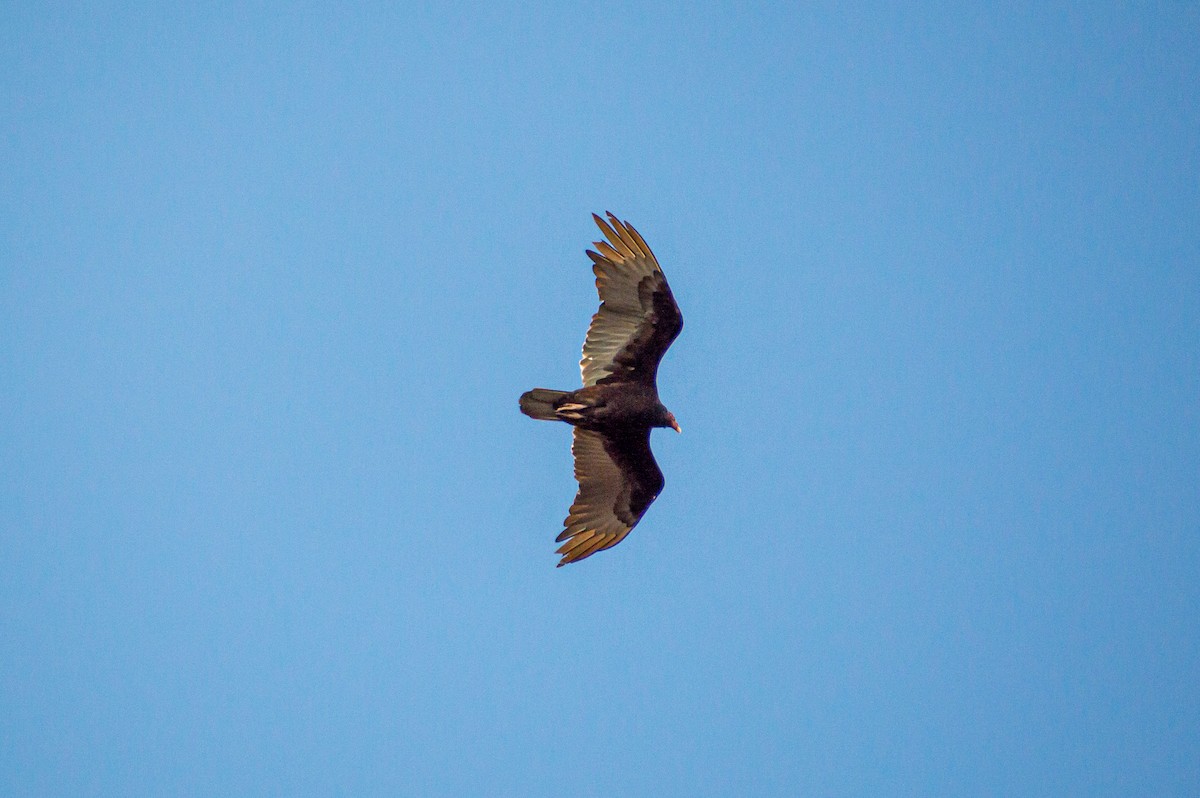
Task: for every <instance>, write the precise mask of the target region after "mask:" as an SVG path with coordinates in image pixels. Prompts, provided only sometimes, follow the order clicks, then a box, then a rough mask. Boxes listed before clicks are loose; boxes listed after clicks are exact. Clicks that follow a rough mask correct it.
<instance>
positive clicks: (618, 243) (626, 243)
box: [579, 213, 683, 386]
mask: <svg viewBox="0 0 1200 798" xmlns="http://www.w3.org/2000/svg"><path fill="white" fill-rule="evenodd" d="M592 218H593V219H595V220H596V225H597V226H598V227H599V228H600V231H601V232H602V233H604V236H605V238H607V239H608V240H607V241H597V242H595V245H596V249H597V250H599V251H598V252H593V251H592V250H588V253H587V254H588V257H590V258H591V259H592V271H593V272H595V273H596V291H597V292H598V293H599V294H600V309H599V310H598V311H596V315H595V316H592V324H591V326H590V327H588V332H587V338H585V339H584V342H583V359H582V360H580V361H579V369H580V371H581V372H582V373H583V384H584V386H588V385H595V384H597V383H601V382H619V381H637V382H643V383H646V384H650V385H653V384H654V380H655V377H656V376H657V374H658V362H659V361H660V360H662V356H663V353H664V352H666V351H667V347H668V346H670V345H671V342H672V341H674V340H675V338H676V336H678V335H679V331H680V330H682V329H683V316H682V315H680V313H679V306H678V305H676V304H675V297H673V296H672V295H671V287H670V286H669V285H667V278H666V277H664V276H663V273H662V269H661V268H660V267H659V265H658V261H657V260H655V258H654V253H653V252H651V251H650V247H648V246H646V242H645V241H644V240H643V239H642V236H641V235H640V234H639V233H638V231H637V230H635V229H633V225H631V224H629V223H628V222H622V221H620V220H618V219H617V217H615V216H613V215H612V214H611V213H610V214H608V221H607V222H606V221H605V220H603V219H601V218H600V217H599V216H596V215H595V214H592Z"/></svg>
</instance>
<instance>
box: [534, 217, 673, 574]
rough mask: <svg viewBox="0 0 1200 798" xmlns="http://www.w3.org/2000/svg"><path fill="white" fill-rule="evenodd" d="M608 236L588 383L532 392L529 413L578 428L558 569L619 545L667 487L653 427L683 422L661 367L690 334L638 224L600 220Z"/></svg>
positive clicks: (596, 263)
mask: <svg viewBox="0 0 1200 798" xmlns="http://www.w3.org/2000/svg"><path fill="white" fill-rule="evenodd" d="M593 218H594V219H595V220H596V224H597V226H599V227H600V230H601V232H603V233H604V234H605V236H606V238H607V239H608V240H607V241H598V242H596V248H597V249H598V250H599V252H593V251H591V250H589V251H588V253H587V254H588V256H589V257H590V258H591V259H592V262H593V267H592V269H593V271H594V272H595V274H596V289H597V291H598V292H599V294H600V300H601V303H600V309H599V310H598V311H596V315H595V316H593V317H592V324H591V326H590V327H589V328H588V333H587V338H586V339H585V341H584V344H583V359H582V360H581V361H580V363H579V366H580V371H581V372H582V374H583V387H582V388H580V389H578V390H575V391H555V390H551V389H548V388H534V389H533V390H532V391H527V392H526V393H525V394H523V395H522V396H521V401H520V406H521V412H523V413H525V415H527V416H530V417H531V418H536V419H541V420H545V421H564V422H566V423H568V424H571V425H572V426H574V427H575V432H574V444H573V445H572V447H571V450H572V452H573V453H574V455H575V478H576V479H577V480H578V481H579V493H578V494H577V495H576V497H575V502H574V503H573V504H572V505H571V511H570V514H569V515H568V516H567V519H566V521H565V522H564V526H565V527H566V528H565V529H564V530H563V532H562V534H560V535H559V536H558V540H559V541H560V542H563V541H565V542H564V543H563V545H562V546H561V547H560V548H559V549H558V552H559V553H560V554H562V555H563V557H562V560H561V561H560V562H559V565H565V564H567V563H570V562H577V561H579V560H582V559H584V558H585V557H590V556H591V555H592V554H595V553H596V552H597V551H602V550H604V549H607V548H611V547H612V546H615V545H616V544H617V543H620V542H621V541H622V540H623V539H624V538H625V536H626V535H628V534H629V531H630V530H631V529H633V527H634V526H635V525H637V523H638V521H640V520H641V518H642V515H644V514H645V512H646V510H647V508H649V506H650V503H651V502H653V501H654V499H655V498H657V496H658V494H659V492H660V491H661V490H662V488H663V484H664V482H663V475H662V471H660V470H659V468H658V464H657V463H656V462H655V461H654V454H653V453H652V452H651V451H650V430H651V429H653V428H654V427H672V428H674V429H675V431H677V432H678V431H679V424H678V423H677V422H676V421H675V416H673V415H672V414H671V413H670V411H668V410H667V408H666V407H664V406H663V404H662V402H661V401H660V400H659V398H658V387H657V384H656V379H657V374H658V363H659V361H660V360H661V359H662V356H663V353H664V352H666V350H667V347H668V346H670V345H671V342H672V341H674V340H675V338H676V337H677V336H678V335H679V332H680V330H682V329H683V317H682V316H681V315H680V313H679V307H678V306H677V305H676V304H675V298H674V297H673V296H672V295H671V288H670V286H668V285H667V280H666V277H665V276H664V275H663V273H662V269H661V268H660V267H659V265H658V261H657V260H656V259H655V258H654V254H653V253H652V252H651V251H650V248H649V247H648V246H646V242H645V241H644V240H643V239H642V237H641V235H640V234H638V232H637V230H635V229H634V228H633V226H632V225H630V224H628V223H624V222H621V221H619V220H618V219H617V218H616V217H615V216H613V215H612V214H611V213H610V214H608V221H607V222H606V221H605V220H603V219H601V218H600V217H599V216H593Z"/></svg>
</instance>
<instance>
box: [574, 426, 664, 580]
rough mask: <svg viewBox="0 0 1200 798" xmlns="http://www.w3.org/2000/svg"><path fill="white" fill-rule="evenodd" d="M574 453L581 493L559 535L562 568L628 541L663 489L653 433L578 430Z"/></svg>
mask: <svg viewBox="0 0 1200 798" xmlns="http://www.w3.org/2000/svg"><path fill="white" fill-rule="evenodd" d="M571 452H572V453H573V454H574V455H575V479H576V480H578V481H579V493H577V494H576V495H575V502H574V503H573V504H572V505H571V511H570V513H569V514H568V515H567V520H565V521H564V522H563V525H564V526H565V527H566V529H564V530H563V531H562V534H560V535H559V536H558V542H560V543H562V544H563V545H562V546H560V547H559V549H558V553H559V554H561V555H562V556H563V557H562V560H560V561H559V563H558V564H559V565H560V566H562V565H566V564H567V563H570V562H578V561H579V560H582V559H583V558H585V557H590V556H591V555H593V554H595V553H596V552H598V551H603V550H604V549H608V548H612V547H613V546H615V545H617V544H618V543H620V542H621V541H622V540H624V539H625V536H626V535H628V534H629V530H631V529H633V528H634V527H635V526H637V522H638V521H640V520H641V519H642V516H643V515H645V513H646V509H647V508H648V507H650V504H651V502H653V501H654V500H655V499H656V498H657V497H658V494H659V493H660V492H661V491H662V488H663V475H662V471H660V470H659V468H658V463H656V462H654V454H653V453H652V452H651V451H650V430H649V429H641V430H636V431H631V432H630V433H628V434H619V435H617V436H613V435H606V434H604V433H600V432H596V431H594V430H589V429H583V428H582V427H576V428H575V442H574V443H573V444H572V445H571ZM564 541H565V542H564Z"/></svg>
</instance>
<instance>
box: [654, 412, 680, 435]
mask: <svg viewBox="0 0 1200 798" xmlns="http://www.w3.org/2000/svg"><path fill="white" fill-rule="evenodd" d="M658 426H660V427H670V428H671V429H673V430H675V431H676V432H683V430H681V429H680V428H679V422H678V421H676V420H675V414H674V413H672V412H671V411H670V410H668V409H667V408H665V407H664V408H663V409H662V421H661V422H660V423H659V425H658Z"/></svg>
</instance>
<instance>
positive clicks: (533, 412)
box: [521, 388, 571, 421]
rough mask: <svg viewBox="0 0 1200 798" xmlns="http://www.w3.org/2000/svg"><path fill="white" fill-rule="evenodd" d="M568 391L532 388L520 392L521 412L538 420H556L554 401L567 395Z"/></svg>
mask: <svg viewBox="0 0 1200 798" xmlns="http://www.w3.org/2000/svg"><path fill="white" fill-rule="evenodd" d="M570 394H571V392H570V391H552V390H550V389H549V388H534V389H533V390H532V391H526V392H525V393H523V394H521V412H522V413H524V414H525V415H527V416H529V417H530V418H536V419H538V420H540V421H557V420H558V416H557V415H555V414H554V403H555V402H557V401H559V400H560V399H562V398H563V397H564V396H569V395H570Z"/></svg>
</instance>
